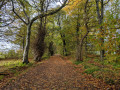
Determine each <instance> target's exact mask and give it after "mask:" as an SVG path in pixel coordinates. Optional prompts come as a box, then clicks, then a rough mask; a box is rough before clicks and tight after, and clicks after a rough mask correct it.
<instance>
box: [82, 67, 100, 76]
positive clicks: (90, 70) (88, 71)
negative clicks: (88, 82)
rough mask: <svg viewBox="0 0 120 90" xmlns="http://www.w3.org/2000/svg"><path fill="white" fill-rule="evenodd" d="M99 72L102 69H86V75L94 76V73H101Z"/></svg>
mask: <svg viewBox="0 0 120 90" xmlns="http://www.w3.org/2000/svg"><path fill="white" fill-rule="evenodd" d="M99 70H100V68H98V67H96V66H94V67H91V68H88V69H86V70H85V71H84V73H87V74H92V75H93V73H94V72H95V71H99Z"/></svg>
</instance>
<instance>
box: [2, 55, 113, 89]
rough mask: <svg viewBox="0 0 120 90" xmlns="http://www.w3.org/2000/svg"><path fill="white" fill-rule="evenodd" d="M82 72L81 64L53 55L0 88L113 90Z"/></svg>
mask: <svg viewBox="0 0 120 90" xmlns="http://www.w3.org/2000/svg"><path fill="white" fill-rule="evenodd" d="M83 72H84V69H83V66H82V65H81V64H80V65H75V64H73V63H72V62H71V61H70V60H67V59H63V58H61V56H59V55H55V56H52V57H50V59H48V60H45V61H42V62H40V63H38V64H37V65H36V66H33V67H31V68H30V69H29V70H28V71H27V72H25V73H23V74H21V75H19V76H18V77H16V78H14V79H12V80H11V81H10V82H8V83H7V84H5V85H2V87H0V90H115V89H114V88H113V87H112V86H110V85H108V84H106V83H104V82H103V81H102V80H100V79H96V78H93V77H92V75H88V74H86V73H83Z"/></svg>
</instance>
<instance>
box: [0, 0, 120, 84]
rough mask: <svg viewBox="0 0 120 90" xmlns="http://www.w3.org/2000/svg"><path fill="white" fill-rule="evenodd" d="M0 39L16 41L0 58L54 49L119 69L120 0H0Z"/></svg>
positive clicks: (40, 55) (38, 55) (41, 55)
mask: <svg viewBox="0 0 120 90" xmlns="http://www.w3.org/2000/svg"><path fill="white" fill-rule="evenodd" d="M0 40H1V42H10V43H13V44H14V45H18V46H19V48H18V49H17V50H15V49H9V50H7V51H6V52H0V59H1V60H6V59H20V60H22V61H21V62H22V63H25V64H28V63H30V61H29V59H34V60H35V61H36V62H39V61H41V60H43V59H45V58H49V57H50V56H53V55H56V54H59V55H62V56H63V57H70V58H72V59H74V60H75V63H85V62H86V60H89V59H91V58H92V60H94V61H96V62H97V63H98V64H100V65H101V67H100V68H104V65H108V66H107V67H108V68H110V67H111V66H109V65H112V66H115V68H117V70H119V69H120V0H0ZM87 66H88V65H87ZM90 67H91V66H90ZM105 68H106V67H105ZM95 70H96V69H95ZM97 70H98V69H97ZM105 70H106V69H105ZM107 70H108V69H107ZM107 70H106V71H107ZM111 71H112V70H111ZM108 72H109V71H108ZM108 72H107V73H108ZM115 72H117V71H115ZM100 73H101V72H99V74H100ZM118 77H119V75H118ZM118 77H117V78H118ZM109 82H110V83H113V82H114V81H111V80H109Z"/></svg>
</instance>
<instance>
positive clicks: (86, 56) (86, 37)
mask: <svg viewBox="0 0 120 90" xmlns="http://www.w3.org/2000/svg"><path fill="white" fill-rule="evenodd" d="M85 39H86V40H85V57H86V58H87V51H88V50H87V37H86V38H85Z"/></svg>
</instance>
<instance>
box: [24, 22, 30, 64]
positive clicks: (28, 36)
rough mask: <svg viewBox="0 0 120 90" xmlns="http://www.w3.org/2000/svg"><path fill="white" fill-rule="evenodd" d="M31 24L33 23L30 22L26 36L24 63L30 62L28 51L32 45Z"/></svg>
mask: <svg viewBox="0 0 120 90" xmlns="http://www.w3.org/2000/svg"><path fill="white" fill-rule="evenodd" d="M31 25H32V23H30V24H29V25H28V27H27V37H26V46H25V50H24V53H23V63H26V64H28V63H29V61H28V53H29V47H30V35H31Z"/></svg>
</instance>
